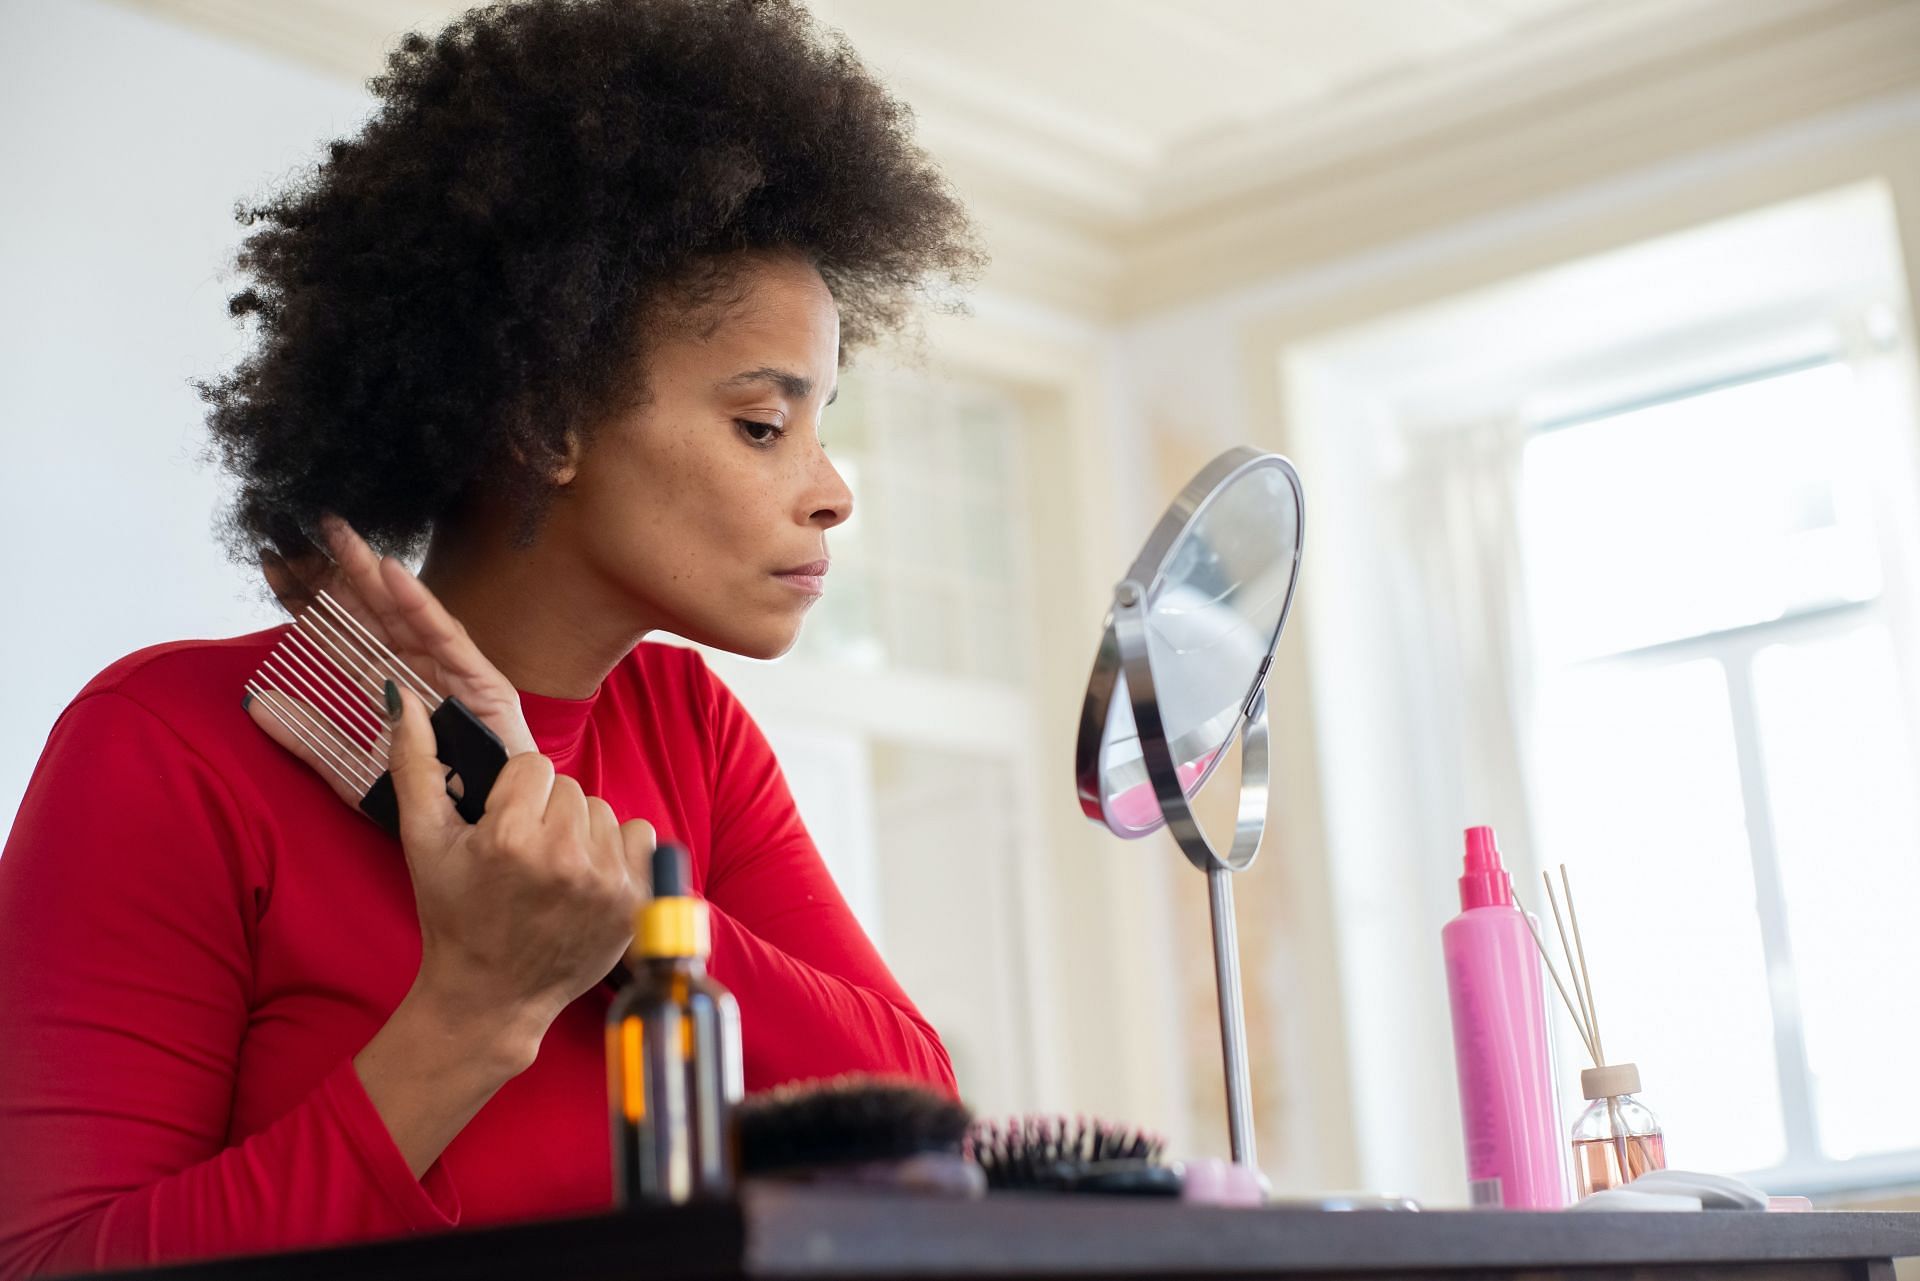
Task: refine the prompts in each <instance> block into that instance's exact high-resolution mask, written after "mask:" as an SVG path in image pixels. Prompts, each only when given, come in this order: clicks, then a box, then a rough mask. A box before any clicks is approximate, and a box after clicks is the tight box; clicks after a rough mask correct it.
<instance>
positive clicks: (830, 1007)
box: [696, 665, 956, 1093]
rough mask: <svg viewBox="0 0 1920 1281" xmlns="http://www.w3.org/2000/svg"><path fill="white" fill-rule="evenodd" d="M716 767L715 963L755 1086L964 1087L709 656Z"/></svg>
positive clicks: (711, 881)
mask: <svg viewBox="0 0 1920 1281" xmlns="http://www.w3.org/2000/svg"><path fill="white" fill-rule="evenodd" d="M696 675H697V676H700V677H705V679H706V680H707V681H708V682H709V685H710V693H709V694H708V696H707V698H706V699H705V700H704V701H705V703H706V710H707V716H708V723H709V733H708V740H709V741H710V742H711V743H713V745H714V761H715V765H716V770H717V775H716V777H715V779H714V782H713V792H714V796H715V800H716V804H715V816H714V824H713V827H714V832H713V841H714V844H713V853H712V855H711V858H710V870H709V872H708V874H707V877H706V884H705V886H704V890H705V893H706V897H707V900H708V903H709V906H710V908H711V910H712V916H713V956H712V959H711V961H710V962H709V966H708V968H709V969H710V970H711V971H712V973H713V976H714V977H715V978H717V979H719V980H720V982H721V983H723V984H725V985H726V986H727V988H728V989H729V990H731V991H732V992H733V994H734V997H735V999H736V1000H738V1001H739V1002H740V1008H741V1010H742V1011H743V1012H745V1011H749V1010H751V1011H756V1012H757V1013H756V1016H755V1017H753V1018H750V1019H749V1018H745V1017H744V1016H743V1019H742V1029H741V1036H742V1040H743V1042H744V1045H743V1047H742V1048H743V1049H744V1051H745V1058H746V1068H747V1088H748V1089H749V1090H757V1089H761V1088H764V1087H765V1086H768V1085H773V1084H777V1083H779V1082H781V1081H788V1080H794V1079H804V1078H812V1077H821V1076H831V1075H834V1074H835V1073H837V1072H843V1071H846V1070H847V1067H846V1065H847V1064H850V1063H852V1064H864V1065H869V1066H870V1067H871V1068H873V1069H876V1070H884V1071H891V1072H894V1073H898V1074H900V1075H903V1076H909V1077H913V1078H916V1079H919V1080H921V1081H923V1082H925V1083H927V1084H930V1085H933V1086H936V1087H939V1088H941V1089H944V1090H946V1091H947V1092H948V1093H955V1092H956V1086H955V1083H954V1078H953V1067H952V1065H951V1063H949V1062H948V1059H947V1051H946V1047H944V1046H943V1045H941V1044H940V1038H939V1037H938V1036H937V1035H936V1034H935V1033H934V1031H933V1029H932V1028H931V1027H929V1026H928V1025H927V1023H926V1021H925V1020H924V1019H922V1018H921V1017H920V1013H919V1011H917V1010H916V1009H914V1007H913V1004H912V1002H910V1001H909V1000H908V999H907V996H906V993H904V992H902V991H901V990H900V986H899V984H898V983H896V982H895V981H894V978H893V975H892V974H891V973H889V972H888V970H887V967H886V963H885V962H884V961H882V960H881V959H880V955H879V953H877V952H876V951H874V948H873V944H872V943H871V942H870V941H869V940H868V938H867V936H866V933H865V931H863V930H862V929H861V928H860V926H859V923H858V922H856V921H855V920H854V917H853V912H852V911H851V910H850V909H849V908H848V907H847V904H846V900H845V899H844V898H843V897H842V895H841V893H840V888H839V886H837V885H835V884H834V881H833V877H832V876H831V875H830V874H829V873H828V872H827V868H826V865H825V864H824V863H823V862H822V861H821V859H820V854H819V851H818V850H816V849H815V848H814V844H813V839H812V838H811V837H810V836H808V834H807V831H806V828H805V826H804V825H803V824H802V823H801V820H800V815H799V812H798V811H797V810H796V809H795V808H794V805H793V797H792V795H791V793H790V792H789V791H788V789H787V784H786V779H785V778H784V776H783V775H782V774H781V771H780V767H779V765H778V764H777V763H776V761H775V759H774V755H773V751H772V749H771V748H769V747H768V745H767V740H766V736H765V735H764V734H762V733H761V731H760V727H759V726H758V725H756V724H754V722H753V719H752V718H751V717H750V716H748V715H747V713H746V710H745V709H744V708H742V707H741V706H740V704H739V703H738V702H737V701H736V700H735V699H734V698H733V695H732V694H731V693H730V692H729V691H728V690H727V689H726V687H725V686H723V685H721V684H720V682H719V681H717V680H715V679H714V678H713V677H712V676H710V675H708V674H707V673H706V671H705V668H704V665H702V667H701V669H700V670H699V672H698V673H697V674H696Z"/></svg>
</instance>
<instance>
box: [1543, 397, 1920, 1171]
mask: <svg viewBox="0 0 1920 1281" xmlns="http://www.w3.org/2000/svg"><path fill="white" fill-rule="evenodd" d="M1873 424H1874V418H1873V415H1872V414H1870V413H1868V412H1866V411H1865V410H1864V409H1863V407H1862V406H1861V404H1860V403H1859V401H1858V397H1857V395H1856V387H1855V380H1854V375H1853V373H1852V371H1851V370H1850V368H1849V367H1848V366H1847V365H1845V364H1842V363H1839V362H1835V361H1816V362H1810V363H1807V364H1804V365H1801V366H1798V367H1789V368H1784V369H1777V370H1773V371H1770V372H1767V373H1764V374H1762V375H1757V376H1753V377H1750V378H1747V379H1745V380H1743V381H1739V382H1735V383H1732V384H1723V385H1720V386H1716V387H1712V388H1708V389H1704V390H1699V391H1695V392H1692V393H1690V394H1685V395H1680V396H1677V397H1673V398H1670V399H1666V400H1664V401H1661V402H1658V403H1652V404H1647V405H1642V406H1637V407H1630V408H1627V409H1624V410H1621V411H1617V412H1612V413H1608V414H1605V415H1600V416H1595V417H1591V418H1586V419H1583V420H1580V421H1577V422H1571V423H1565V424H1559V425H1552V426H1549V427H1546V428H1543V429H1541V430H1539V431H1538V432H1536V433H1535V434H1534V435H1533V436H1532V438H1531V440H1530V441H1529V443H1528V445H1527V446H1526V449H1525V454H1524V461H1523V467H1522V478H1521V502H1522V505H1521V524H1522V530H1521V544H1522V547H1523V552H1524V557H1525V566H1526V574H1525V580H1526V590H1527V598H1528V612H1529V614H1530V621H1531V631H1532V635H1533V638H1534V644H1535V652H1534V658H1535V663H1536V672H1535V695H1536V702H1535V708H1534V715H1533V716H1532V718H1531V719H1532V726H1531V727H1532V736H1533V742H1532V748H1533V751H1532V760H1533V762H1534V770H1533V778H1532V780H1531V783H1532V791H1533V806H1534V821H1535V829H1536V835H1537V841H1538V852H1539V856H1540V857H1539V861H1540V862H1541V863H1542V864H1543V865H1549V866H1550V865H1552V864H1555V863H1562V862H1564V863H1567V864H1570V865H1572V866H1573V867H1574V868H1575V869H1576V871H1575V891H1576V893H1577V895H1578V900H1579V904H1580V908H1581V915H1582V924H1583V927H1584V933H1585V942H1586V948H1587V955H1588V959H1589V961H1590V962H1591V963H1592V968H1593V973H1594V976H1595V983H1596V988H1597V992H1596V995H1597V996H1598V998H1599V1013H1600V1022H1601V1027H1602V1031H1603V1034H1604V1038H1605V1041H1606V1048H1607V1051H1608V1054H1609V1057H1610V1058H1613V1059H1615V1060H1632V1061H1635V1062H1638V1063H1639V1064H1640V1066H1641V1071H1642V1077H1643V1079H1644V1081H1645V1083H1646V1096H1647V1100H1648V1102H1649V1103H1650V1104H1651V1105H1652V1106H1653V1108H1654V1109H1655V1111H1656V1112H1657V1113H1661V1114H1662V1115H1663V1116H1665V1117H1671V1118H1672V1128H1671V1133H1670V1134H1669V1142H1668V1151H1669V1159H1670V1160H1671V1161H1672V1162H1673V1163H1674V1164H1676V1165H1679V1166H1685V1167H1690V1168H1697V1169H1724V1170H1745V1171H1749V1172H1756V1173H1764V1174H1765V1175H1766V1176H1769V1177H1763V1179H1762V1182H1763V1183H1764V1185H1765V1186H1767V1187H1768V1188H1769V1189H1770V1190H1773V1191H1787V1190H1793V1189H1804V1190H1820V1189H1821V1188H1823V1187H1835V1186H1840V1185H1843V1184H1845V1183H1848V1182H1866V1181H1870V1179H1871V1178H1873V1177H1878V1178H1881V1179H1884V1178H1886V1177H1888V1172H1889V1171H1890V1170H1893V1169H1896V1168H1904V1169H1906V1170H1908V1171H1909V1172H1910V1173H1912V1174H1915V1175H1920V1116H1915V1115H1913V1114H1912V1110H1911V1109H1905V1110H1903V1109H1900V1108H1898V1107H1897V1106H1893V1101H1894V1100H1897V1099H1898V1098H1899V1097H1900V1094H1901V1089H1900V1085H1901V1080H1900V1077H1901V1076H1902V1075H1903V1072H1904V1069H1905V1066H1906V1065H1907V1064H1908V1063H1910V1062H1911V1061H1912V1059H1913V1058H1914V1056H1915V1054H1916V1052H1920V1025H1917V1024H1916V1023H1915V1021H1914V1020H1913V1019H1911V1018H1908V1017H1904V1016H1902V1017H1897V1018H1889V1017H1887V1010H1888V994H1889V993H1910V992H1913V991H1916V990H1920V952H1916V950H1915V949H1914V948H1913V947H1912V946H1911V943H1910V939H1911V934H1912V922H1911V915H1912V913H1913V911H1914V910H1915V906H1916V905H1920V811H1917V810H1916V804H1915V793H1916V789H1917V788H1920V752H1916V734H1915V721H1914V716H1913V709H1914V691H1915V681H1914V670H1913V667H1912V664H1913V663H1914V661H1915V659H1916V656H1915V655H1914V654H1912V653H1911V651H1910V650H1904V651H1903V649H1902V646H1901V645H1900V644H1898V643H1897V640H1896V636H1897V634H1898V632H1897V629H1898V628H1899V626H1900V625H1901V616H1900V609H1901V606H1902V601H1901V598H1900V592H1899V591H1898V590H1897V583H1898V581H1899V575H1898V574H1897V573H1890V572H1889V569H1890V567H1889V565H1888V564H1887V563H1886V562H1885V558H1884V557H1883V554H1882V549H1883V548H1884V547H1885V546H1886V545H1887V544H1886V541H1885V540H1886V539H1887V537H1888V535H1887V533H1886V529H1887V524H1888V522H1887V519H1886V517H1887V513H1886V512H1885V511H1883V510H1881V509H1880V508H1881V505H1882V504H1881V503H1880V502H1879V500H1878V498H1877V494H1878V493H1879V492H1884V490H1883V488H1882V486H1883V483H1884V481H1885V480H1886V478H1885V477H1883V476H1878V475H1876V463H1875V458H1876V451H1875V447H1874V441H1873V438H1872V432H1873V431H1874V430H1875V428H1874V425H1873ZM1901 483H1902V484H1904V485H1905V486H1906V487H1908V488H1909V489H1910V488H1911V485H1912V479H1911V478H1906V479H1905V480H1904V481H1902V482H1901ZM1890 582H1892V583H1894V584H1896V586H1895V587H1894V588H1890V587H1889V583H1890ZM1534 897H1537V896H1531V895H1530V896H1529V898H1534ZM1565 1053H1566V1055H1567V1056H1569V1061H1570V1060H1571V1058H1572V1057H1577V1056H1578V1055H1579V1054H1580V1051H1578V1048H1577V1043H1575V1042H1573V1041H1572V1039H1571V1038H1570V1037H1569V1039H1568V1043H1567V1045H1566V1047H1565ZM1847 1163H1851V1164H1847ZM1869 1167H1871V1170H1872V1174H1871V1175H1869V1174H1868V1172H1867V1171H1868V1169H1869Z"/></svg>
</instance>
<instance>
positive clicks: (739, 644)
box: [681, 619, 800, 661]
mask: <svg viewBox="0 0 1920 1281" xmlns="http://www.w3.org/2000/svg"><path fill="white" fill-rule="evenodd" d="M681 635H685V633H684V632H683V633H681ZM686 639H688V640H690V641H696V642H698V643H699V644H702V645H707V646H710V647H712V648H714V649H723V650H725V651H726V652H727V653H729V654H738V655H740V657H742V658H756V659H760V660H762V661H766V660H768V659H775V658H779V657H780V656H781V655H783V654H785V653H786V652H787V651H788V650H791V649H792V648H793V647H794V645H795V643H796V642H798V641H799V639H800V620H799V619H777V620H769V622H768V623H767V624H766V625H764V626H759V627H739V626H733V627H716V628H713V629H711V630H710V631H706V632H705V633H704V634H702V635H697V636H687V637H686Z"/></svg>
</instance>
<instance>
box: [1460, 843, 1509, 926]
mask: <svg viewBox="0 0 1920 1281" xmlns="http://www.w3.org/2000/svg"><path fill="white" fill-rule="evenodd" d="M1512 906H1513V878H1512V877H1510V876H1508V875H1507V869H1506V868H1504V867H1502V866H1501V865H1500V846H1499V844H1498V843H1497V842H1496V841H1495V840H1494V838H1493V829H1492V828H1491V827H1469V828H1468V829H1467V867H1466V871H1465V872H1464V873H1463V874H1462V875H1461V877H1460V910H1461V911H1463V912H1464V911H1467V910H1469V909H1471V908H1476V907H1512Z"/></svg>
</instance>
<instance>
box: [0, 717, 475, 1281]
mask: <svg viewBox="0 0 1920 1281" xmlns="http://www.w3.org/2000/svg"><path fill="white" fill-rule="evenodd" d="M235 809H236V807H235V806H234V804H233V802H232V797H231V793H230V792H229V791H228V788H227V785H226V784H225V783H224V782H223V781H222V780H221V779H220V778H219V777H218V776H217V775H216V774H215V773H214V772H213V771H212V770H211V769H210V768H209V767H208V765H207V762H206V761H205V760H204V759H203V758H201V757H200V756H199V755H197V754H196V753H194V752H192V751H191V750H188V749H187V748H186V747H185V745H184V744H183V743H182V742H181V740H180V739H179V737H178V736H177V735H176V734H175V733H174V732H173V731H172V730H170V729H168V728H167V727H166V725H165V724H164V723H162V722H161V721H160V720H159V719H158V718H157V717H156V716H155V715H154V714H153V713H152V712H150V711H148V710H146V709H145V708H143V707H141V706H140V705H138V704H137V703H135V702H133V701H131V700H130V699H128V698H126V697H124V696H122V695H120V694H117V693H112V692H106V693H99V694H95V695H93V696H92V697H90V698H86V699H84V700H82V701H80V702H79V703H77V704H76V705H75V706H74V707H72V708H71V709H70V710H69V711H68V712H67V713H66V715H65V716H64V717H63V718H62V720H61V722H60V724H59V726H58V727H57V729H56V730H55V733H54V735H53V738H52V740H51V742H50V743H49V746H48V750H47V753H46V756H45V759H44V760H43V761H42V762H41V765H40V768H39V770H38V772H37V773H36V775H35V779H34V784H33V786H32V787H31V788H30V789H29V791H28V793H27V796H26V798H25V801H24V803H23V804H22V807H21V810H20V814H19V817H18V818H17V820H16V821H15V824H14V829H13V831H14V835H13V839H12V840H10V841H9V843H8V848H7V853H6V855H5V857H4V859H0V868H4V870H5V875H0V922H4V929H3V930H0V975H4V976H5V982H4V983H3V984H0V1026H5V1028H6V1029H7V1036H6V1040H5V1048H4V1050H0V1134H4V1135H5V1136H6V1140H7V1141H6V1142H5V1144H4V1145H0V1146H4V1148H5V1150H6V1151H7V1153H8V1159H7V1160H5V1161H4V1162H0V1259H4V1260H5V1272H6V1274H7V1275H23V1274H25V1273H28V1272H32V1271H81V1270H91V1269H97V1268H103V1267H108V1266H111V1265H113V1264H116V1263H126V1262H132V1261H136V1260H146V1259H160V1258H181V1257H196V1256H204V1255H211V1254H219V1253H227V1252H230V1251H241V1250H249V1249H254V1250H258V1249H284V1248H288V1247H291V1246H295V1245H301V1244H307V1243H317V1242H323V1241H331V1240H339V1239H343V1238H347V1237H355V1236H370V1235H385V1234H392V1233H399V1232H405V1231H408V1230H409V1229H413V1228H425V1227H442V1226H450V1225H451V1224H452V1223H453V1222H454V1221H455V1220H456V1219H457V1217H458V1205H457V1202H456V1201H455V1200H454V1199H453V1197H452V1195H451V1191H450V1189H447V1188H446V1187H445V1186H444V1180H440V1179H436V1178H435V1177H433V1176H432V1175H431V1174H430V1176H429V1179H428V1182H427V1187H428V1188H431V1189H433V1192H432V1193H430V1192H428V1191H423V1188H422V1185H421V1184H420V1183H418V1182H416V1181H415V1180H414V1178H413V1176H412V1175H411V1173H409V1171H408V1169H407V1166H406V1162H405V1160H404V1159H403V1158H402V1157H401V1155H400V1153H399V1151H398V1150H397V1149H395V1148H394V1146H393V1144H392V1142H391V1140H390V1139H389V1138H388V1136H387V1132H386V1129H385V1127H384V1126H383V1125H382V1124H381V1122H380V1118H379V1115H378V1114H377V1113H376V1112H375V1111H374V1110H373V1106H372V1104H371V1103H369V1102H368V1100H367V1097H366V1094H365V1093H364V1092H363V1091H362V1090H361V1088H360V1083H359V1078H358V1077H357V1076H356V1075H355V1074H354V1072H353V1069H352V1064H351V1062H350V1061H348V1060H341V1061H338V1062H336V1063H332V1064H327V1063H317V1064H311V1065H300V1068H299V1069H295V1070H305V1071H307V1072H309V1073H311V1074H313V1075H314V1076H315V1077H316V1078H320V1079H316V1080H315V1081H314V1083H313V1086H312V1088H311V1089H310V1090H309V1091H308V1092H307V1093H306V1096H305V1097H304V1098H302V1099H301V1100H300V1101H299V1102H298V1103H296V1104H295V1105H294V1106H293V1107H292V1108H291V1109H290V1110H289V1111H288V1112H287V1113H286V1114H285V1115H283V1116H281V1117H279V1118H278V1119H277V1120H275V1121H274V1122H273V1123H272V1124H271V1125H269V1126H268V1127H266V1128H265V1129H264V1130H262V1131H261V1132H259V1133H258V1134H254V1135H252V1136H250V1137H248V1138H247V1139H245V1140H244V1141H243V1142H241V1143H238V1144H236V1145H234V1146H231V1147H229V1146H228V1139H229V1136H228V1133H227V1130H228V1121H229V1111H230V1108H231V1101H232V1096H233V1091H234V1080H235V1077H236V1075H237V1073H238V1071H239V1060H240V1054H241V1046H242V1042H243V1040H244V1039H245V1036H246V1030H247V1024H248V1018H249V1005H250V998H251V988H252V979H253V966H252V961H251V942H252V937H253V935H254V934H255V932H256V931H257V930H258V928H259V926H260V915H261V914H260V911H259V909H260V908H261V907H262V906H264V904H265V902H266V901H267V899H268V897H269V895H270V890H271V886H270V885H269V884H268V883H267V881H266V878H265V877H264V875H263V872H264V869H263V867H262V866H261V864H260V862H259V860H258V858H257V856H256V855H255V854H254V852H253V850H252V849H251V842H250V841H249V838H248V835H247V833H246V832H245V830H244V828H243V826H242V825H240V824H238V823H236V822H235V821H233V820H234V815H235ZM289 1067H290V1068H291V1067H292V1065H289ZM434 1193H437V1194H438V1195H437V1196H436V1195H434Z"/></svg>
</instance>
